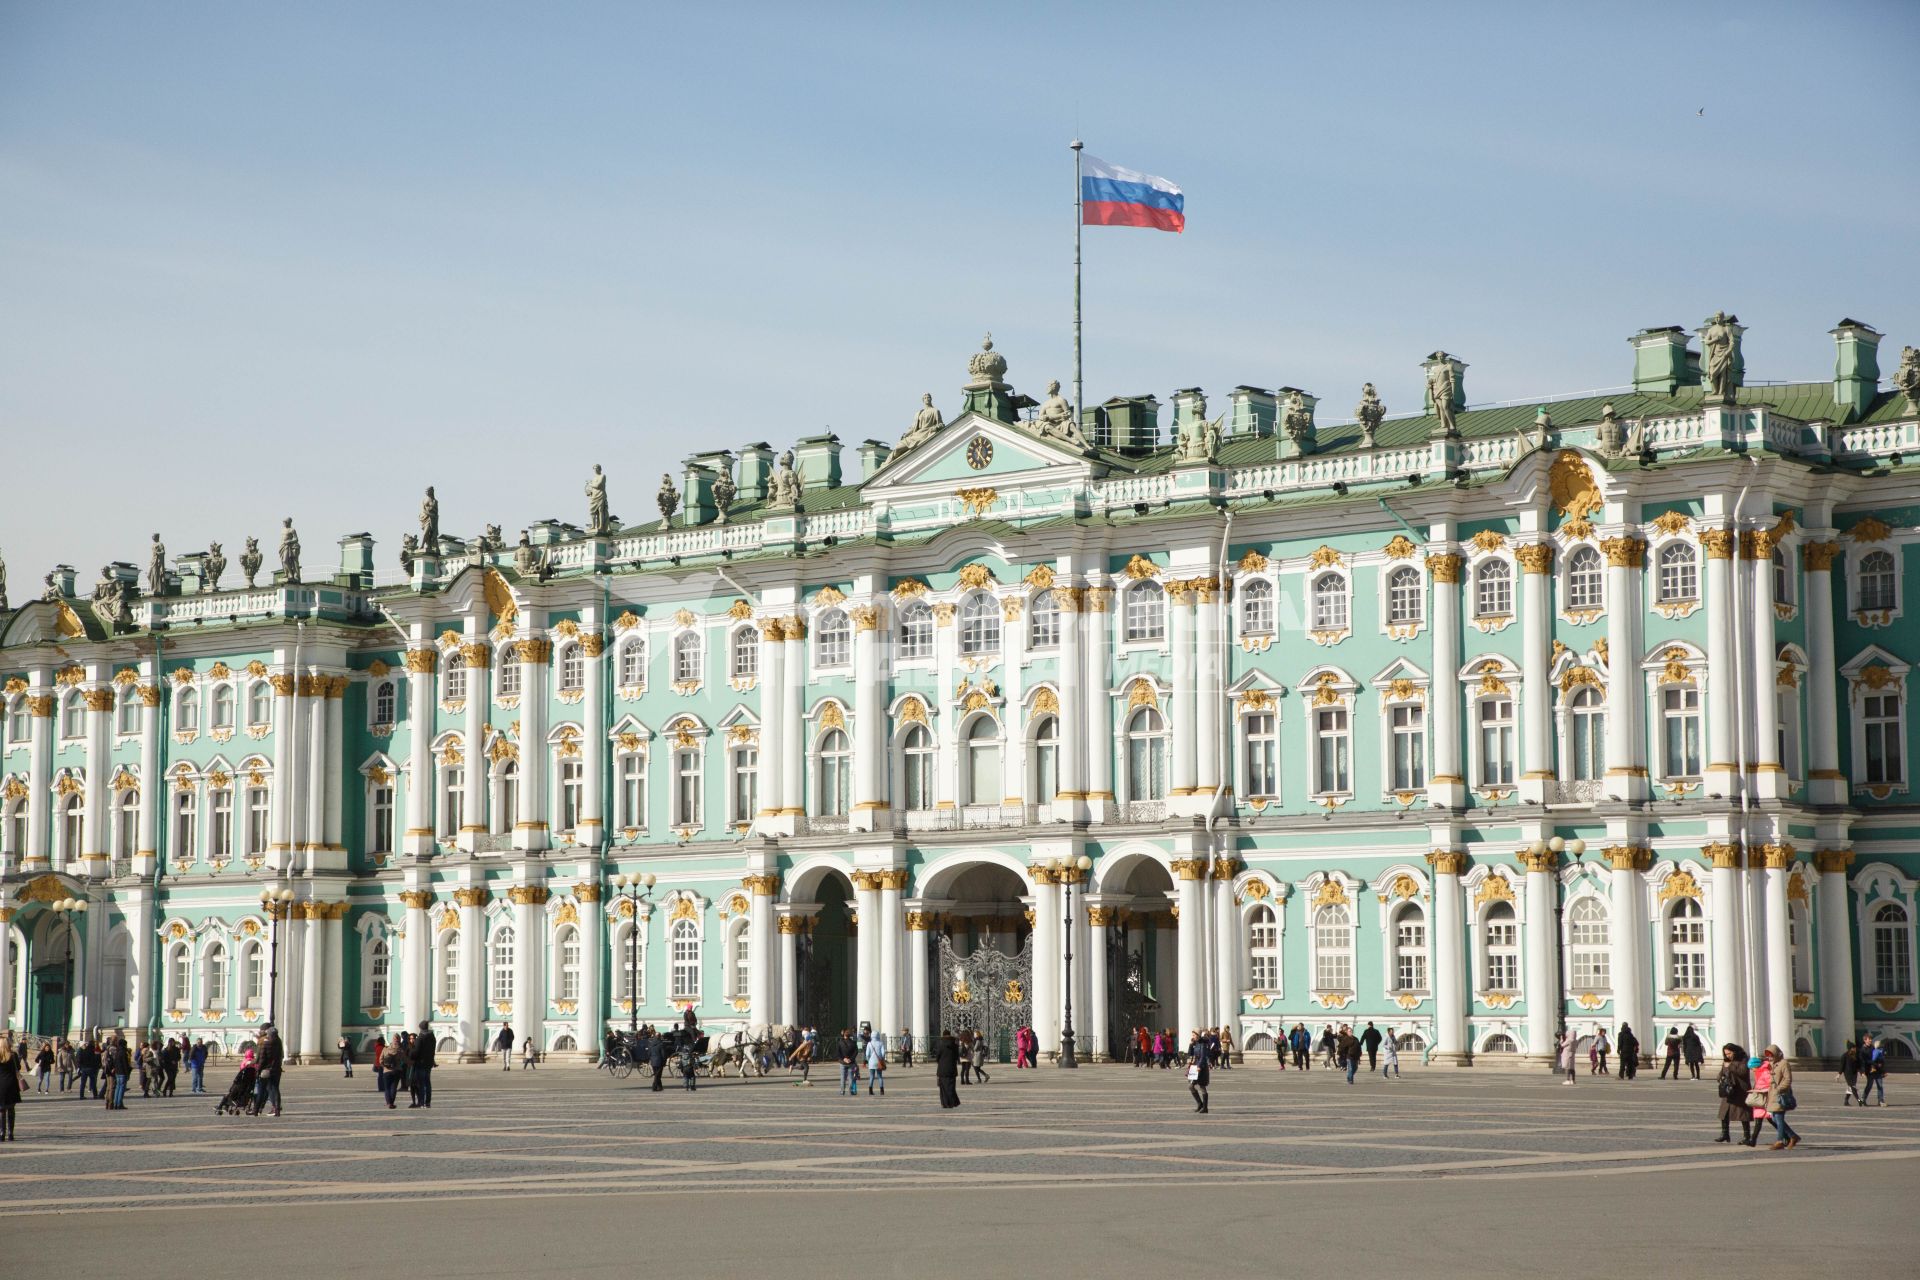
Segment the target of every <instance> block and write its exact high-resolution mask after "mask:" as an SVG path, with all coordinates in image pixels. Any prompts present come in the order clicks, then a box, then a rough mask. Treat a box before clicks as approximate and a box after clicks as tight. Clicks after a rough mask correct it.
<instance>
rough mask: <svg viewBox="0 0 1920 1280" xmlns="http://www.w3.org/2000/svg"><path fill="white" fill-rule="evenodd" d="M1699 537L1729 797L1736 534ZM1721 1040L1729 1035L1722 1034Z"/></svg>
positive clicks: (1715, 733) (1717, 758) (1716, 773)
mask: <svg viewBox="0 0 1920 1280" xmlns="http://www.w3.org/2000/svg"><path fill="white" fill-rule="evenodd" d="M1700 541H1701V543H1702V544H1703V545H1704V546H1705V547H1706V551H1707V598H1706V605H1707V688H1706V700H1707V762H1706V765H1707V769H1706V778H1705V782H1706V789H1707V791H1709V792H1718V793H1719V794H1720V795H1723V796H1729V797H1731V796H1733V795H1735V791H1734V788H1735V787H1736V786H1738V785H1739V784H1738V783H1737V782H1735V781H1734V779H1733V766H1734V762H1735V761H1737V760H1738V759H1739V758H1740V751H1739V746H1738V744H1737V743H1735V742H1734V740H1733V725H1734V718H1733V709H1734V704H1735V702H1737V701H1738V700H1739V697H1740V688H1739V685H1738V684H1737V683H1736V682H1735V679H1734V669H1735V668H1734V655H1733V534H1731V533H1730V532H1728V531H1727V530H1725V529H1707V530H1705V531H1703V532H1702V533H1701V535H1700ZM1609 714H1611V708H1609ZM1609 763H1611V761H1609ZM1716 1021H1717V1019H1716ZM1722 1043H1727V1041H1726V1040H1725V1039H1724V1038H1723V1039H1722Z"/></svg>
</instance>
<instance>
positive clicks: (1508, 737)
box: [1474, 694, 1515, 787]
mask: <svg viewBox="0 0 1920 1280" xmlns="http://www.w3.org/2000/svg"><path fill="white" fill-rule="evenodd" d="M1474 714H1475V716H1476V718H1477V719H1478V720H1479V723H1480V785H1481V786H1483V787H1505V786H1512V785H1513V777H1514V769H1515V766H1514V752H1513V699H1512V698H1511V697H1508V696H1506V695H1504V694H1496V695H1493V696H1490V697H1485V698H1481V699H1479V700H1478V701H1477V702H1475V703H1474Z"/></svg>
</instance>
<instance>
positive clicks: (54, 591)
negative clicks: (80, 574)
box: [40, 573, 60, 604]
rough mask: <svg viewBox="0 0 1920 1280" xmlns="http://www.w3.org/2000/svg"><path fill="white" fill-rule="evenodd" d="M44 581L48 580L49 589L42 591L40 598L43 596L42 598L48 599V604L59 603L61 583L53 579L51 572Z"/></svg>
mask: <svg viewBox="0 0 1920 1280" xmlns="http://www.w3.org/2000/svg"><path fill="white" fill-rule="evenodd" d="M44 581H45V582H46V584H47V589H46V590H45V591H42V592H41V593H40V598H41V599H42V600H44V601H46V602H47V603H48V604H57V603H59V601H60V584H59V583H57V582H55V581H54V580H53V575H52V574H51V573H49V574H48V575H47V576H46V578H45V579H44Z"/></svg>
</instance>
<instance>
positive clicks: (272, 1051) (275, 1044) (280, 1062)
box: [253, 1022, 287, 1116]
mask: <svg viewBox="0 0 1920 1280" xmlns="http://www.w3.org/2000/svg"><path fill="white" fill-rule="evenodd" d="M286 1058H287V1047H286V1044H285V1043H284V1042H283V1041H282V1040H281V1039H280V1029H279V1028H278V1027H275V1026H274V1025H273V1024H272V1023H271V1022H268V1023H265V1024H263V1025H262V1026H261V1028H260V1044H259V1057H258V1059H257V1065H256V1070H257V1071H258V1074H257V1075H256V1076H255V1077H254V1084H253V1096H254V1101H255V1102H256V1103H258V1104H259V1106H258V1107H257V1108H256V1109H255V1110H256V1114H257V1113H258V1112H259V1111H260V1110H264V1109H266V1108H268V1107H271V1108H273V1110H272V1111H271V1112H269V1114H271V1115H276V1116H277V1115H279V1114H280V1073H281V1071H282V1070H283V1069H284V1067H285V1065H286Z"/></svg>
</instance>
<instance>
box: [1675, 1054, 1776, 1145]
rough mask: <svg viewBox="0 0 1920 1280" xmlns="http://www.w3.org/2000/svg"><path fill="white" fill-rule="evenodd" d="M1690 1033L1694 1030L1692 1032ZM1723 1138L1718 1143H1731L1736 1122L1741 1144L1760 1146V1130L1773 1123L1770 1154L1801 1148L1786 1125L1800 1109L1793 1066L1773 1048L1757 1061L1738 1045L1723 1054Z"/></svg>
mask: <svg viewBox="0 0 1920 1280" xmlns="http://www.w3.org/2000/svg"><path fill="white" fill-rule="evenodd" d="M1689 1030H1691V1028H1689ZM1717 1092H1718V1093H1719V1095H1720V1107H1719V1115H1720V1136H1719V1137H1717V1138H1715V1139H1714V1141H1715V1142H1731V1141H1732V1140H1733V1139H1732V1134H1731V1127H1732V1122H1733V1121H1734V1120H1736V1119H1737V1120H1739V1121H1740V1141H1741V1143H1742V1144H1744V1145H1746V1146H1749V1147H1752V1146H1758V1145H1759V1142H1760V1132H1761V1126H1762V1125H1764V1124H1765V1123H1766V1122H1768V1121H1772V1123H1773V1132H1774V1137H1775V1139H1776V1140H1775V1142H1774V1143H1773V1145H1772V1146H1770V1147H1768V1148H1767V1149H1768V1150H1769V1151H1786V1150H1790V1149H1792V1148H1794V1147H1797V1146H1799V1145H1800V1135H1799V1134H1798V1133H1795V1132H1794V1129H1793V1126H1792V1125H1791V1124H1789V1123H1787V1113H1788V1112H1789V1111H1792V1110H1793V1109H1795V1108H1796V1107H1798V1106H1799V1105H1800V1103H1799V1101H1798V1100H1797V1099H1796V1098H1795V1097H1794V1096H1793V1065H1792V1064H1791V1063H1789V1062H1788V1061H1787V1057H1786V1055H1785V1054H1784V1053H1782V1052H1781V1051H1780V1046H1779V1045H1777V1044H1770V1045H1768V1046H1767V1047H1766V1050H1765V1051H1764V1052H1762V1053H1761V1055H1760V1056H1759V1057H1757V1058H1749V1057H1748V1056H1747V1051H1746V1050H1745V1049H1742V1048H1741V1047H1740V1046H1739V1045H1737V1044H1730V1045H1726V1046H1724V1047H1722V1048H1721V1050H1720V1080H1719V1087H1718V1090H1717Z"/></svg>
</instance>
